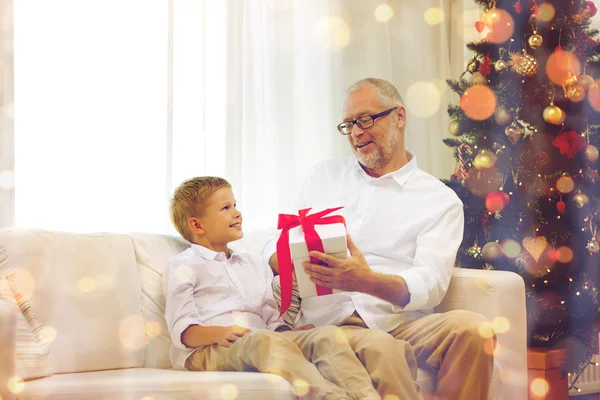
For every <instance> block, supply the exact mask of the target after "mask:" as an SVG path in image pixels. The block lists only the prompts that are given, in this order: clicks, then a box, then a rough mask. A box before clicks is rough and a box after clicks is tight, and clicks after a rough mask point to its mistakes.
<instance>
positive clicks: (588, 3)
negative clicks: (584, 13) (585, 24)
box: [585, 1, 598, 17]
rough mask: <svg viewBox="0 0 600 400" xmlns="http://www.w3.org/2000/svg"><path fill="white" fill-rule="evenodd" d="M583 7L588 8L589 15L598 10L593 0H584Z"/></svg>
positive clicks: (594, 13)
mask: <svg viewBox="0 0 600 400" xmlns="http://www.w3.org/2000/svg"><path fill="white" fill-rule="evenodd" d="M585 8H586V9H587V10H588V13H589V15H590V17H593V16H594V15H596V13H597V12H598V8H597V7H596V4H595V3H594V2H593V1H586V2H585Z"/></svg>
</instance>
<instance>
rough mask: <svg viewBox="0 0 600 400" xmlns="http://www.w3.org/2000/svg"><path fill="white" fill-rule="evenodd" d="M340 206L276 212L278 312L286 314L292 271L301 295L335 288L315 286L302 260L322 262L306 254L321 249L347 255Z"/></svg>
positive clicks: (321, 250) (321, 292) (322, 294)
mask: <svg viewBox="0 0 600 400" xmlns="http://www.w3.org/2000/svg"><path fill="white" fill-rule="evenodd" d="M341 209H342V207H336V208H327V209H315V210H312V209H310V208H306V209H303V210H299V211H298V215H293V214H279V221H278V223H277V227H278V229H281V234H280V235H279V239H278V240H277V260H278V264H279V275H280V277H281V314H282V315H283V313H285V311H286V310H287V309H288V307H289V306H290V303H291V298H292V270H293V269H294V270H295V272H296V278H297V281H298V291H299V293H300V297H303V298H306V297H311V296H324V295H328V294H332V293H334V290H332V289H330V288H325V287H322V286H319V285H315V284H314V283H313V282H311V281H310V279H309V276H308V275H307V274H305V273H304V268H303V267H302V263H303V262H304V261H307V260H310V262H311V263H313V264H321V263H322V262H321V261H320V260H318V259H316V258H314V257H310V256H309V254H308V253H309V252H310V251H313V250H315V251H320V252H322V253H328V254H330V255H332V256H335V257H339V258H344V257H347V256H348V248H347V246H346V221H345V220H344V217H343V215H342V212H341ZM335 291H336V292H337V290H335Z"/></svg>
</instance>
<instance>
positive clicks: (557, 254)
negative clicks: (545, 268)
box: [548, 250, 560, 262]
mask: <svg viewBox="0 0 600 400" xmlns="http://www.w3.org/2000/svg"><path fill="white" fill-rule="evenodd" d="M548 258H549V259H550V260H552V261H553V262H557V261H558V259H559V258H560V251H558V250H549V251H548Z"/></svg>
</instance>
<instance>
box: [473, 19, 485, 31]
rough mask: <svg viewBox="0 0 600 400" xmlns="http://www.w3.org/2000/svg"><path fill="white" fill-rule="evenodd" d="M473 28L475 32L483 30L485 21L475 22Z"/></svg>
mask: <svg viewBox="0 0 600 400" xmlns="http://www.w3.org/2000/svg"><path fill="white" fill-rule="evenodd" d="M475 29H477V32H479V33H481V32H483V30H484V29H485V22H483V21H477V22H475Z"/></svg>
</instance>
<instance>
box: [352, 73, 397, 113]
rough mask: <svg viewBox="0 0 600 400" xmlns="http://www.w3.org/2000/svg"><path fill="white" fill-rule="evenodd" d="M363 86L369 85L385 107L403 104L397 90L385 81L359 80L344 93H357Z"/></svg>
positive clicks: (375, 79) (373, 79) (376, 79)
mask: <svg viewBox="0 0 600 400" xmlns="http://www.w3.org/2000/svg"><path fill="white" fill-rule="evenodd" d="M365 85H371V86H373V87H374V88H375V89H376V90H377V94H378V95H379V101H381V104H382V105H383V106H385V107H395V106H401V105H403V104H404V102H403V101H402V97H401V96H400V93H398V89H396V87H395V86H394V85H392V84H391V83H390V82H388V81H386V80H385V79H379V78H365V79H361V80H360V81H358V82H355V83H354V84H353V85H352V86H350V87H349V88H348V90H347V91H346V93H347V94H351V93H352V92H355V91H357V90H358V89H360V88H362V87H363V86H365Z"/></svg>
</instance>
